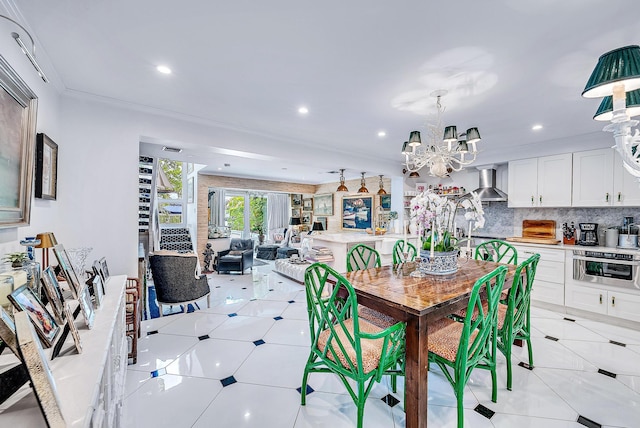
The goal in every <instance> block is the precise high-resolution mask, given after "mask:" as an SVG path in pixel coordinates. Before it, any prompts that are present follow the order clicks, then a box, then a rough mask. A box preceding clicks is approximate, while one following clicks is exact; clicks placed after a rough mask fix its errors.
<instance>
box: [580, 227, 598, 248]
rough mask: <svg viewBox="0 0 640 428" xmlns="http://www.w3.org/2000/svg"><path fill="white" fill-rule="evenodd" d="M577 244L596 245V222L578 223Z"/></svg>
mask: <svg viewBox="0 0 640 428" xmlns="http://www.w3.org/2000/svg"><path fill="white" fill-rule="evenodd" d="M578 226H579V227H580V237H579V238H578V245H598V223H580V224H578Z"/></svg>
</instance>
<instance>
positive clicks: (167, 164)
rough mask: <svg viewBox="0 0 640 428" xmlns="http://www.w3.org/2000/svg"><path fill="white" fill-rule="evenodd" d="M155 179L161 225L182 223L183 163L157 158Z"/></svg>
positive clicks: (183, 209)
mask: <svg viewBox="0 0 640 428" xmlns="http://www.w3.org/2000/svg"><path fill="white" fill-rule="evenodd" d="M158 166H159V171H158V180H157V186H156V187H157V192H158V214H159V219H160V224H161V225H171V226H178V225H184V224H185V222H186V219H185V218H184V213H185V207H186V204H185V202H186V201H185V197H186V195H185V194H184V192H183V191H182V190H183V183H184V181H185V172H186V168H184V164H183V163H182V162H179V161H174V160H170V159H159V161H158Z"/></svg>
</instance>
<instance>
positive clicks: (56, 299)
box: [40, 266, 64, 325]
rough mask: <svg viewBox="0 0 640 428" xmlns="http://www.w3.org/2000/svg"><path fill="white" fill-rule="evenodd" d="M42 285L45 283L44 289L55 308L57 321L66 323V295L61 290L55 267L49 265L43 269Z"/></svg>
mask: <svg viewBox="0 0 640 428" xmlns="http://www.w3.org/2000/svg"><path fill="white" fill-rule="evenodd" d="M40 281H41V282H42V285H44V291H45V293H46V295H47V299H49V303H50V304H51V309H53V316H54V317H55V319H56V322H57V323H58V324H60V325H62V324H63V323H64V297H63V296H62V290H60V284H59V283H58V279H57V278H56V274H55V272H54V271H53V268H52V267H51V266H49V267H48V268H46V269H45V270H43V271H42V276H41V277H40Z"/></svg>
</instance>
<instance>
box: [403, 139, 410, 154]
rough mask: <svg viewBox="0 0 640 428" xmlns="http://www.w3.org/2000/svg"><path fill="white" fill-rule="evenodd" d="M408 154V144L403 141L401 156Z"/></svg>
mask: <svg viewBox="0 0 640 428" xmlns="http://www.w3.org/2000/svg"><path fill="white" fill-rule="evenodd" d="M408 153H409V142H408V141H405V142H404V143H402V154H403V155H406V154H408Z"/></svg>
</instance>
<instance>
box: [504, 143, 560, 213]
mask: <svg viewBox="0 0 640 428" xmlns="http://www.w3.org/2000/svg"><path fill="white" fill-rule="evenodd" d="M571 171H572V154H571V153H565V154H562V155H554V156H545V157H540V158H531V159H521V160H517V161H511V162H509V190H508V192H507V193H508V194H509V200H508V206H509V207H511V208H518V207H523V208H528V207H569V206H571V179H572V175H571Z"/></svg>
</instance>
